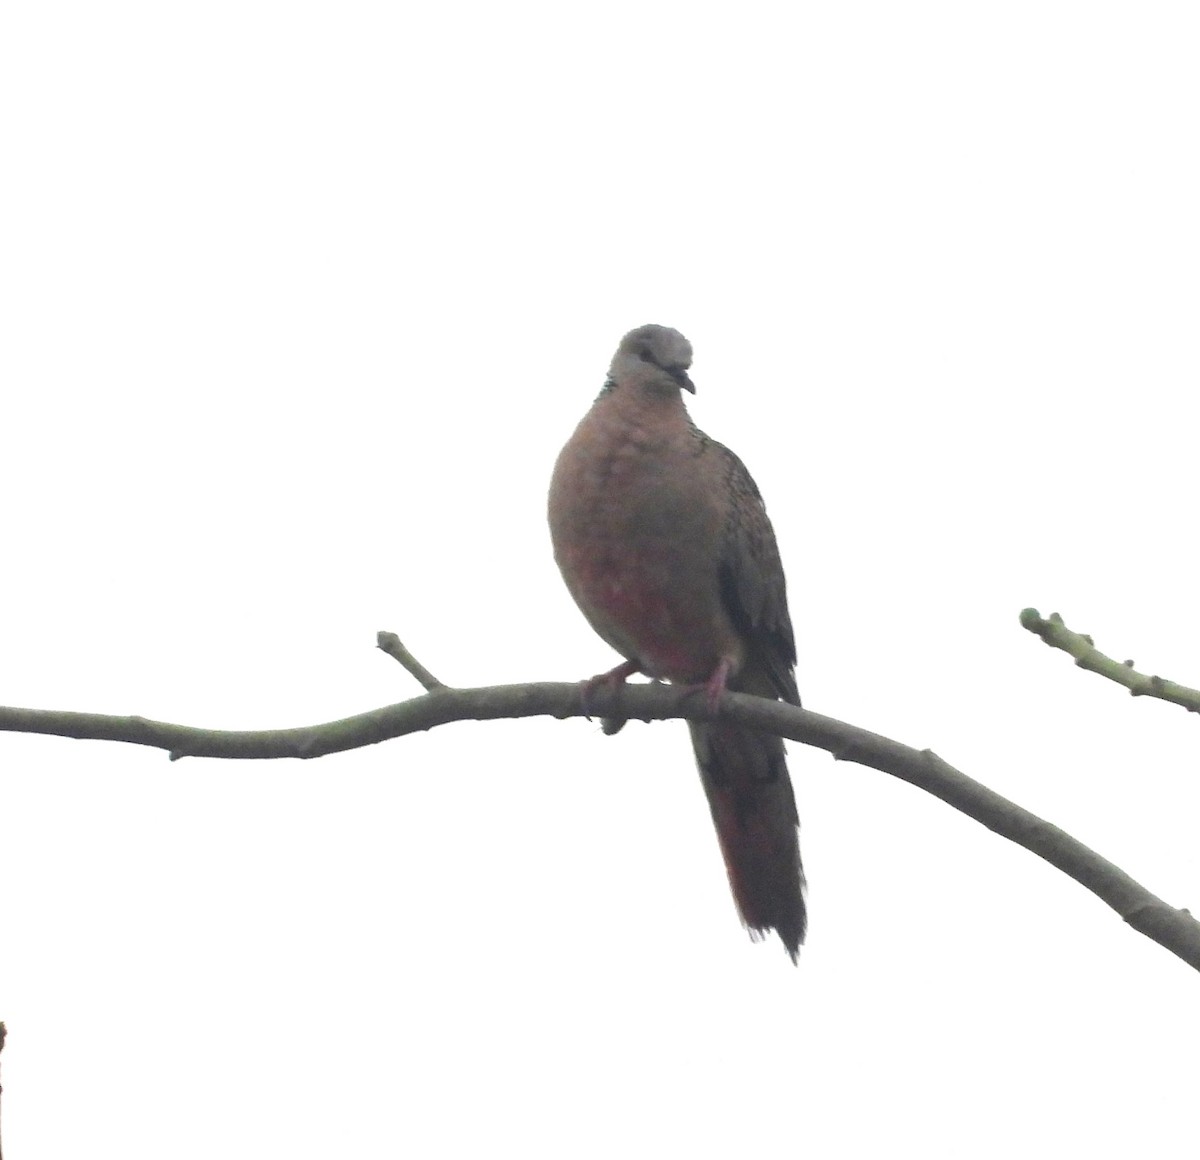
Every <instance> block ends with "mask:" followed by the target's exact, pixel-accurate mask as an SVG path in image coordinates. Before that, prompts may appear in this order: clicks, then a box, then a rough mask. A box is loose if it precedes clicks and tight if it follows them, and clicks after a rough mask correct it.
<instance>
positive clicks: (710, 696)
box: [704, 657, 733, 713]
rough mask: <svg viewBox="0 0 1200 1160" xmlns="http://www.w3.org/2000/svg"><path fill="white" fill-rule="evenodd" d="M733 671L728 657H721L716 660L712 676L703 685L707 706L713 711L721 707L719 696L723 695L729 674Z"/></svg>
mask: <svg viewBox="0 0 1200 1160" xmlns="http://www.w3.org/2000/svg"><path fill="white" fill-rule="evenodd" d="M732 672H733V665H732V663H731V662H730V660H729V658H728V657H722V658H721V659H720V660H719V661H717V667H716V668H715V669H713V672H712V676H711V677H709V678H708V681H707V682H706V683H705V685H704V694H705V697H706V699H707V700H708V708H709V710H710V711H711V712H713V713H715V712H716V711H717V710H718V709H719V708H720V707H721V698H722V697H723V696H725V686H726V685H727V684H728V682H729V675H730V673H732Z"/></svg>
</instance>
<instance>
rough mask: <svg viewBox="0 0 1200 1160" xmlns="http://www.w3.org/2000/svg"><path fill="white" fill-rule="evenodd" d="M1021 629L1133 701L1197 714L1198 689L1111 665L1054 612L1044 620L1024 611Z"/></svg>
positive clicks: (1125, 665) (1130, 663) (1119, 664)
mask: <svg viewBox="0 0 1200 1160" xmlns="http://www.w3.org/2000/svg"><path fill="white" fill-rule="evenodd" d="M1021 627H1022V628H1027V629H1029V631H1030V632H1032V633H1034V634H1035V635H1037V636H1040V637H1041V638H1042V640H1044V641H1045V642H1046V643H1047V644H1048V645H1050V647H1051V648H1058V649H1062V651H1063V652H1065V653H1068V654H1069V655H1070V656H1073V657H1074V658H1075V663H1076V664H1077V665H1078V666H1079V667H1080V668H1081V669H1087V670H1088V672H1092V673H1099V674H1100V675H1101V676H1102V677H1107V678H1108V679H1109V680H1110V681H1115V682H1116V683H1117V684H1118V685H1124V686H1125V688H1127V689H1128V690H1129V692H1130V693H1131V694H1132V695H1133V696H1135V697H1157V698H1158V699H1159V700H1160V701H1170V702H1171V703H1172V704H1173V705H1182V706H1183V707H1184V708H1185V709H1186V710H1187V711H1188V712H1189V713H1200V689H1189V688H1188V687H1187V686H1186V685H1178V684H1176V683H1175V682H1174V681H1166V680H1163V678H1162V677H1148V676H1146V674H1145V673H1139V672H1138V671H1137V670H1136V669H1135V668H1134V667H1133V661H1114V660H1113V659H1112V657H1108V656H1105V655H1104V653H1102V652H1101V651H1100V650H1099V649H1098V648H1097V647H1096V645H1095V642H1094V641H1093V640H1092V638H1091V637H1090V636H1085V635H1084V634H1083V633H1081V632H1072V631H1071V630H1070V629H1069V628H1068V627H1067V626H1066V625H1065V624H1063V618H1062V617H1061V616H1059V615H1058V613H1057V612H1052V613H1050V616H1049V619H1046V620H1043V619H1042V615H1041V613H1040V612H1038V610H1037V609H1036V608H1026V609H1025V610H1024V611H1023V612H1022V613H1021Z"/></svg>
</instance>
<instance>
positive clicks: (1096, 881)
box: [0, 662, 1200, 970]
mask: <svg viewBox="0 0 1200 1160" xmlns="http://www.w3.org/2000/svg"><path fill="white" fill-rule="evenodd" d="M402 663H403V662H402ZM406 667H408V665H407V664H406ZM410 671H411V669H410ZM580 694H581V686H580V685H579V684H557V683H542V684H525V685H498V686H494V687H491V688H477V689H454V688H450V687H448V686H445V685H440V684H436V685H435V686H434V687H433V688H432V689H431V690H430V691H429V692H427V693H425V694H424V695H423V696H419V697H414V698H413V699H411V700H408V701H402V702H400V703H399V704H395V705H387V706H384V707H383V708H380V709H373V710H371V711H370V712H367V713H360V714H358V715H356V716H354V717H346V718H343V719H342V720H340V721H330V722H327V723H325V724H322V725H311V726H304V727H301V728H298V729H269V730H252V731H226V730H214V729H198V728H194V727H191V726H186V725H173V724H169V723H167V722H165V721H151V720H148V719H146V718H144V717H113V716H106V715H104V714H99V713H72V712H59V711H55V710H45V709H17V708H3V707H0V731H7V732H18V733H43V734H49V735H53V736H58V737H73V738H80V739H87V740H95V741H122V742H126V743H128V744H131V745H147V746H152V747H155V748H159V749H165V750H167V751H168V752H169V754H170V757H171V760H173V761H174V760H178V759H179V758H181V757H216V758H226V759H235V760H265V759H272V758H281V757H297V758H314V757H324V756H325V755H326V754H330V753H341V752H344V751H346V750H350V749H360V748H363V747H365V746H367V745H376V744H378V743H380V742H382V741H390V740H392V739H393V738H396V737H403V736H405V735H406V734H409V733H417V732H422V731H425V730H428V729H433V728H435V727H437V726H439V725H447V724H449V723H450V722H453V721H495V720H498V719H501V718H518V717H543V716H546V717H555V718H558V719H560V720H562V719H564V718H568V717H584V716H587V715H588V714H587V713H585V712H584V709H583V705H582V703H581V696H580ZM588 708H589V710H590V712H591V713H592V714H595V715H597V716H601V717H629V718H634V717H636V718H639V719H641V720H644V721H661V720H667V719H670V718H684V719H686V720H690V721H707V720H712V719H713V718H714V717H716V716H720V717H722V718H723V719H726V720H730V721H734V722H736V723H738V724H739V725H745V726H748V727H750V728H754V729H761V730H764V731H765V732H769V733H776V734H778V735H779V736H780V737H785V738H788V739H790V740H792V741H799V742H802V743H803V744H805V745H813V746H816V747H817V748H820V749H825V750H827V751H828V752H829V753H831V754H832V755H833V757H834V758H835V759H836V760H839V761H852V762H856V763H857V764H859V765H865V766H869V767H870V768H872V769H877V770H880V771H881V772H883V773H888V774H891V775H892V776H893V777H898V778H900V779H901V780H902V781H906V782H908V783H909V784H910V785H915V786H917V787H918V788H919V789H923V790H925V792H926V793H929V794H932V795H933V796H934V797H937V798H940V799H941V800H942V801H944V802H946V803H947V804H948V805H951V806H953V807H954V808H955V809H957V810H959V811H961V812H962V813H964V814H966V815H968V816H969V817H972V818H974V819H975V820H976V821H977V822H980V823H981V824H983V825H985V826H987V827H988V829H990V830H993V831H994V832H995V833H997V834H999V835H1001V836H1002V837H1005V838H1008V839H1009V841H1012V842H1015V843H1017V845H1019V846H1024V847H1025V849H1027V850H1030V851H1031V852H1032V853H1034V854H1037V855H1038V856H1039V857H1040V858H1044V859H1045V860H1046V861H1047V862H1049V863H1050V864H1051V865H1052V866H1055V867H1057V868H1058V869H1059V870H1061V871H1063V873H1065V874H1069V875H1070V876H1071V877H1072V878H1074V879H1075V881H1076V882H1079V883H1080V884H1081V885H1083V886H1085V887H1087V889H1088V890H1090V891H1092V893H1093V894H1095V895H1097V897H1099V898H1101V899H1102V900H1103V901H1104V902H1106V903H1107V904H1108V905H1109V906H1111V907H1112V908H1113V910H1115V911H1116V912H1117V913H1118V914H1119V915H1120V916H1121V918H1123V919H1124V920H1125V922H1127V923H1128V924H1129V925H1130V926H1131V927H1133V929H1134V930H1137V931H1139V932H1140V933H1142V934H1144V935H1145V936H1146V937H1147V938H1151V939H1153V940H1154V941H1155V942H1157V943H1159V944H1160V945H1161V946H1163V947H1165V948H1166V949H1167V950H1169V951H1171V952H1172V953H1173V954H1176V955H1178V956H1179V957H1180V958H1181V959H1183V961H1184V962H1186V963H1188V964H1189V965H1190V966H1192V967H1193V968H1195V969H1196V970H1200V922H1197V921H1196V920H1195V919H1194V918H1192V916H1191V914H1190V913H1189V912H1188V911H1186V910H1179V909H1176V908H1175V907H1172V906H1170V905H1168V904H1167V903H1166V902H1164V901H1163V900H1162V899H1160V898H1157V897H1156V896H1155V895H1153V894H1151V893H1150V891H1149V890H1147V889H1146V888H1145V887H1144V886H1142V885H1140V884H1139V883H1138V882H1136V881H1134V879H1132V878H1131V877H1130V876H1129V875H1128V874H1126V873H1125V872H1124V871H1122V870H1120V869H1119V868H1118V867H1116V866H1114V865H1113V864H1112V863H1111V862H1109V861H1107V860H1106V859H1104V858H1102V857H1101V856H1100V855H1099V854H1097V853H1096V852H1095V851H1094V850H1090V849H1089V848H1088V847H1087V846H1085V845H1083V843H1082V842H1079V841H1077V840H1076V839H1075V838H1072V837H1071V836H1070V835H1069V834H1067V833H1065V832H1064V831H1062V830H1060V829H1059V828H1058V827H1057V826H1055V825H1052V824H1051V823H1050V822H1047V821H1045V820H1043V819H1042V818H1039V817H1037V816H1036V815H1035V814H1032V813H1030V812H1029V811H1028V810H1025V809H1022V808H1021V807H1020V806H1018V805H1017V804H1016V803H1014V802H1011V801H1009V800H1008V799H1007V798H1005V797H1002V796H1001V795H1000V794H998V793H994V792H993V791H992V790H990V789H988V788H987V787H986V786H984V785H980V784H979V783H978V782H976V781H973V780H972V779H971V778H969V777H967V776H966V774H964V773H962V772H960V771H959V770H957V769H954V768H953V767H952V766H950V765H948V764H947V763H946V762H945V761H943V760H942V759H941V758H940V757H938V756H937V754H936V753H934V752H933V751H932V750H930V749H922V750H918V749H913V748H911V747H910V746H907V745H902V744H901V743H900V742H898V741H892V740H890V739H889V738H887V737H882V736H880V735H879V734H877V733H871V732H870V731H868V730H866V729H859V728H857V727H855V726H853V725H848V724H846V723H845V722H842V721H836V720H834V719H833V718H831V717H823V716H822V715H821V714H819V713H813V712H811V711H810V710H808V709H799V708H797V707H796V706H794V705H786V704H784V703H783V702H781V701H768V700H766V699H764V698H760V697H750V696H747V695H745V694H742V693H728V694H726V696H725V698H724V700H723V701H722V704H721V706H720V708H719V709H718V711H717V713H715V714H714V713H713V712H711V711H710V710H709V709H708V707H707V703H706V699H705V698H704V697H702V696H686V695H682V696H681V693H680V690H679V689H677V688H672V687H670V686H667V685H645V684H638V685H625V686H623V687H621V688H619V689H611V688H608V687H606V686H603V685H601V686H598V687H596V688H595V689H593V690H592V691H591V692H590V693H589V704H588Z"/></svg>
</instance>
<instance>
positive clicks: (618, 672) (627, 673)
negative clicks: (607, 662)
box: [579, 661, 642, 720]
mask: <svg viewBox="0 0 1200 1160" xmlns="http://www.w3.org/2000/svg"><path fill="white" fill-rule="evenodd" d="M641 671H642V667H641V665H639V664H638V663H637V661H623V662H622V663H621V664H619V665H617V667H616V668H615V669H610V670H609V671H608V672H607V673H597V674H596V675H595V676H594V677H591V678H589V679H588V680H586V681H584V682H583V689H582V690H581V692H580V695H579V696H580V700H581V701H582V703H583V711H584V712H585V713H586V714H587V715H588V720H591V715H592V708H591V704H590V702H591V699H592V694H593V693H594V692H595V691H596V690H597V689H598V688H599V687H600V686H601V685H607V686H608V687H609V688H610V689H614V690H615V689H618V688H620V686H621V685H623V684H624V683H625V681H626V678H628V677H632V676H633V674H634V673H640V672H641Z"/></svg>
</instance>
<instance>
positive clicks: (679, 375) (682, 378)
mask: <svg viewBox="0 0 1200 1160" xmlns="http://www.w3.org/2000/svg"><path fill="white" fill-rule="evenodd" d="M667 373H668V374H669V375H670V376H671V378H673V379H674V380H675V381H676V382H677V383H678V384H679V385H680V386H681V387H682V388H683V389H684V390H685V391H691V393H692V394H693V395H694V394H695V393H696V384H695V383H693V382H692V380H691V379H689V378H688V373H687V371H685V370H684V369H683V367H672V368H671V369H670V370H669V371H668V372H667Z"/></svg>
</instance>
